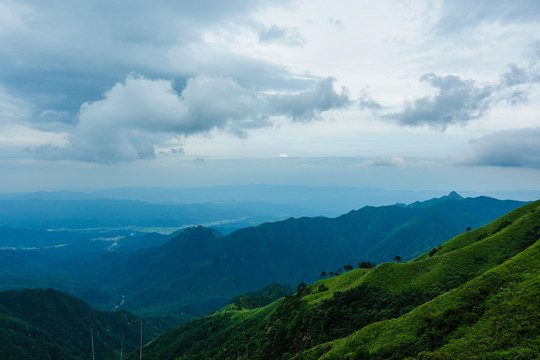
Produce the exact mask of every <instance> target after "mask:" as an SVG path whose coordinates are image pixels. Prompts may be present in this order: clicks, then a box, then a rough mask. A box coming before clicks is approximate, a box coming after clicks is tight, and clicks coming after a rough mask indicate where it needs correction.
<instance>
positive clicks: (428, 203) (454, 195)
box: [407, 191, 463, 209]
mask: <svg viewBox="0 0 540 360" xmlns="http://www.w3.org/2000/svg"><path fill="white" fill-rule="evenodd" d="M453 200H463V196H461V195H459V194H458V193H457V192H455V191H451V192H450V194H448V195H445V196H441V197H439V198H433V199H430V200H426V201H416V202H414V203H412V204H409V205H408V206H407V207H411V208H417V209H425V208H427V207H430V206H432V205H437V204H442V203H444V202H447V201H453Z"/></svg>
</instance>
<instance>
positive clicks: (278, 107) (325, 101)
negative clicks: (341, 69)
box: [268, 77, 351, 121]
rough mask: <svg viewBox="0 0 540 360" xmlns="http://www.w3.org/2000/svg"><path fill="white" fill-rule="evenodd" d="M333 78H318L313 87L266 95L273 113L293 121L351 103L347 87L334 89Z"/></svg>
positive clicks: (308, 117) (311, 118) (314, 116)
mask: <svg viewBox="0 0 540 360" xmlns="http://www.w3.org/2000/svg"><path fill="white" fill-rule="evenodd" d="M334 81H335V79H333V78H331V77H328V78H325V79H320V80H319V81H318V82H317V84H316V85H315V87H314V88H312V89H309V90H305V91H302V92H299V93H295V94H290V93H289V94H278V95H272V96H269V97H268V102H269V104H270V107H271V108H272V113H273V114H274V115H288V116H290V117H291V118H292V119H293V120H294V121H309V120H313V119H316V118H318V116H319V114H320V113H321V112H324V111H327V110H330V109H334V108H342V107H345V106H347V105H349V104H350V103H351V99H350V98H349V94H348V91H347V89H345V88H342V89H341V92H340V93H338V92H336V91H335V90H334Z"/></svg>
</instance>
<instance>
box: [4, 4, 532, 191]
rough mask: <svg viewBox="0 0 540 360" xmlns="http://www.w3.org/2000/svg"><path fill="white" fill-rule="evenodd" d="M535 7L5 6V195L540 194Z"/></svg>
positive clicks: (426, 5)
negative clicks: (328, 189) (109, 191)
mask: <svg viewBox="0 0 540 360" xmlns="http://www.w3.org/2000/svg"><path fill="white" fill-rule="evenodd" d="M539 19H540V2H539V1H538V0H514V1H502V0H501V1H498V0H478V1H470V0H469V1H464V0H463V1H462V0H448V1H404V0H403V1H399V0H393V1H387V0H381V1H357V0H350V1H347V0H334V1H322V0H297V1H294V0H291V1H287V0H280V1H276V0H274V1H262V0H249V1H248V0H246V1H244V0H230V1H218V0H198V1H184V0H179V1H178V0H177V1H166V0H163V1H152V2H150V1H142V0H129V1H125V0H117V1H105V0H81V1H73V0H51V1H46V2H45V1H42V0H13V1H12V0H0V188H1V190H2V191H0V192H10V191H33V190H57V189H70V190H76V189H79V190H83V189H90V188H94V189H95V188H98V189H99V188H107V187H118V186H166V187H188V186H189V187H190V186H206V185H225V184H248V183H266V184H304V185H349V186H350V185H354V186H363V187H373V186H377V187H384V188H388V189H448V190H453V189H455V190H460V189H461V190H480V191H481V190H483V189H484V190H486V191H487V190H516V189H529V190H539V189H540V116H539V114H540V21H539Z"/></svg>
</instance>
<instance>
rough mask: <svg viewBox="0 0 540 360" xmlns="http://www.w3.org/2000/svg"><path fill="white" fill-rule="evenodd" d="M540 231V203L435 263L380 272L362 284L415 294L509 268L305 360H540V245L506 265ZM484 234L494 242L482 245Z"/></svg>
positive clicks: (458, 243)
mask: <svg viewBox="0 0 540 360" xmlns="http://www.w3.org/2000/svg"><path fill="white" fill-rule="evenodd" d="M537 210H538V211H537ZM510 222H512V224H509V223H510ZM503 225H504V226H503ZM539 230H540V202H538V201H537V202H535V203H532V204H529V205H526V206H524V207H522V208H520V209H517V210H515V211H514V212H511V213H510V214H508V215H506V216H504V217H502V218H501V219H498V220H497V221H494V222H493V223H491V224H489V225H487V226H486V227H484V228H481V229H478V231H475V232H468V233H465V234H462V235H460V236H458V237H456V238H454V239H452V240H450V241H449V242H447V243H445V244H443V245H442V246H441V250H440V251H439V252H437V253H436V254H435V255H434V256H433V257H431V258H430V257H429V256H428V255H423V256H421V257H420V258H418V259H416V260H415V261H413V262H410V263H405V264H383V266H379V267H377V268H376V269H374V270H372V271H371V272H370V274H367V275H364V276H362V280H363V282H367V283H370V285H372V286H380V287H382V288H387V289H393V290H394V291H395V289H399V288H404V287H409V286H420V287H422V286H424V287H425V286H434V285H437V284H438V285H439V286H440V285H442V284H444V282H445V281H448V279H449V277H454V276H456V274H457V276H458V277H459V276H461V275H462V274H466V273H467V272H470V273H473V274H479V273H481V272H482V271H483V269H484V268H490V267H492V265H493V264H497V263H502V264H501V265H498V266H495V267H494V268H493V269H491V270H489V271H487V272H485V273H484V274H482V275H479V276H477V277H475V278H474V279H472V280H471V281H469V282H467V283H466V284H464V285H462V286H460V287H459V288H457V289H454V290H452V291H449V292H447V293H445V294H443V295H441V296H439V297H437V298H436V299H434V300H432V301H430V302H428V303H426V304H424V305H422V306H420V307H418V308H416V309H414V310H413V311H411V312H410V313H408V314H406V315H403V316H402V317H400V318H398V319H393V320H387V321H382V322H378V323H374V324H371V325H369V326H366V327H364V328H362V329H361V330H359V331H358V332H356V333H354V334H352V335H350V336H348V337H347V338H345V339H341V340H336V341H334V342H332V343H326V344H322V345H320V346H318V347H316V348H314V349H311V350H310V351H309V352H307V353H306V354H304V355H305V357H298V358H305V359H318V358H322V359H334V358H335V359H345V358H347V356H349V357H350V358H351V359H355V358H358V359H361V358H362V356H364V355H365V354H366V352H370V353H371V356H372V357H373V356H377V354H378V356H379V357H381V358H396V359H400V358H405V357H406V356H411V357H412V356H417V357H418V358H428V359H430V358H434V359H435V358H442V359H463V358H475V357H476V356H478V357H480V358H482V356H484V357H485V356H487V355H486V354H492V355H493V354H496V355H494V356H495V358H504V357H505V356H507V357H508V358H513V356H516V355H517V354H518V353H520V354H521V356H524V357H523V358H525V359H527V358H531V359H532V358H536V357H535V356H536V355H535V356H534V357H533V355H534V354H537V353H538V351H540V341H539V336H540V332H539V329H538V324H540V315H539V314H540V306H539V305H538V304H539V303H538V300H537V299H538V296H539V295H540V271H539V269H540V260H539V259H540V257H539V255H540V244H539V243H538V241H536V243H535V244H533V245H532V246H530V247H529V248H528V249H526V250H524V251H523V252H521V253H518V254H517V255H515V256H513V257H512V258H511V259H509V260H507V261H505V260H506V259H507V258H508V257H509V256H511V255H512V253H514V252H515V251H519V248H520V247H523V246H526V245H527V243H529V242H532V241H534V240H536V239H538V237H539V234H540V231H539ZM484 233H487V234H491V233H492V235H490V236H487V237H481V238H480V240H479V239H478V237H479V235H480V234H484ZM479 257H481V259H480V260H479V259H478V258H479ZM503 261H505V262H503ZM479 263H480V264H479ZM450 279H451V278H450ZM467 314H468V315H467ZM452 321H453V322H454V324H452V323H451V322H452ZM445 322H446V323H445ZM426 343H429V344H427V345H426ZM330 349H331V351H329V352H328V353H327V354H326V352H327V351H328V350H330ZM426 349H427V351H426ZM355 352H356V354H355V355H353V354H354V353H355ZM418 353H420V354H418ZM531 354H533V355H531ZM528 356H530V357H528Z"/></svg>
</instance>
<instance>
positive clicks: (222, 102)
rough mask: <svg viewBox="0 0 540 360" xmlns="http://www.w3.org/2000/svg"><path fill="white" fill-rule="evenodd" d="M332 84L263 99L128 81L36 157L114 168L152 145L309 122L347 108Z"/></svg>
mask: <svg viewBox="0 0 540 360" xmlns="http://www.w3.org/2000/svg"><path fill="white" fill-rule="evenodd" d="M332 84H333V80H332V79H321V80H320V81H319V82H318V83H317V84H316V86H315V87H314V88H312V89H306V90H305V91H302V92H297V93H287V94H266V93H263V92H257V91H254V90H248V89H245V88H243V87H241V86H240V85H239V84H238V83H236V82H235V81H234V80H232V79H230V78H223V77H219V78H212V77H207V76H198V77H195V78H192V79H189V80H188V81H187V84H186V87H185V88H184V90H183V91H182V92H181V93H180V94H178V93H177V92H176V91H175V90H174V88H173V83H172V81H170V80H163V79H158V80H151V79H147V78H144V77H141V76H136V75H133V74H131V75H129V76H128V77H127V78H126V80H125V82H123V83H118V84H116V85H115V86H113V87H112V88H111V89H110V90H109V91H107V93H106V94H105V96H104V98H103V99H102V100H98V101H95V102H90V103H85V104H83V106H81V109H80V112H79V115H78V123H77V124H76V125H75V127H74V129H73V133H72V134H71V136H70V137H69V143H68V144H67V146H66V147H63V148H58V147H48V148H39V149H38V150H37V152H36V155H37V156H39V157H45V158H49V159H55V158H71V159H77V160H83V161H91V162H100V163H116V162H119V161H132V160H137V159H150V158H153V157H154V156H155V149H154V147H155V146H156V145H162V144H163V143H164V142H166V141H168V140H169V139H170V138H171V137H181V136H189V135H191V134H196V133H202V132H208V131H210V130H214V129H218V130H223V129H228V130H230V131H232V132H234V133H236V134H238V135H240V136H242V135H244V133H243V131H244V130H245V129H251V128H259V127H264V126H268V125H271V121H270V118H271V117H272V116H288V117H290V118H291V119H292V120H301V121H309V120H313V119H316V118H318V117H319V115H320V114H321V113H322V112H324V111H326V110H330V109H332V108H339V107H342V106H345V105H347V104H348V103H349V98H348V96H347V94H346V90H342V92H341V93H337V92H335V90H334V89H333V86H332Z"/></svg>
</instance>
